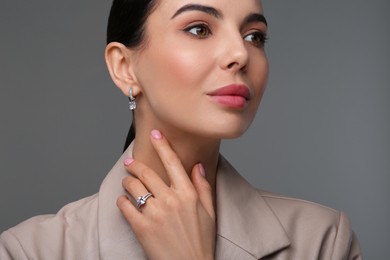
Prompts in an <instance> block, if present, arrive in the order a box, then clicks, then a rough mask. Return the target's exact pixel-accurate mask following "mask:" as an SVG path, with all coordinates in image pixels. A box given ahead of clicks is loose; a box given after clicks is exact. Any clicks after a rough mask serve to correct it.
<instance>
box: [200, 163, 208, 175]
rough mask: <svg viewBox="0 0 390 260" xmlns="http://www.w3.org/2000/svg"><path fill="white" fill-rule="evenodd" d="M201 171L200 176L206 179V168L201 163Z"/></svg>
mask: <svg viewBox="0 0 390 260" xmlns="http://www.w3.org/2000/svg"><path fill="white" fill-rule="evenodd" d="M199 171H200V175H202V176H203V177H206V171H205V170H204V167H203V165H202V164H201V163H199Z"/></svg>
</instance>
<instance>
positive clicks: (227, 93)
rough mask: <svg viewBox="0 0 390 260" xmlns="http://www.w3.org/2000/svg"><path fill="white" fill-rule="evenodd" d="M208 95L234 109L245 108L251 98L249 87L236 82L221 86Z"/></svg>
mask: <svg viewBox="0 0 390 260" xmlns="http://www.w3.org/2000/svg"><path fill="white" fill-rule="evenodd" d="M208 95H209V96H210V97H211V98H212V100H213V101H215V102H217V103H218V104H220V105H222V106H224V107H228V108H233V109H240V108H244V107H245V106H246V104H247V102H248V100H249V99H250V92H249V89H248V87H246V86H245V85H236V84H234V85H229V86H225V87H222V88H219V89H217V90H214V91H212V92H210V93H208Z"/></svg>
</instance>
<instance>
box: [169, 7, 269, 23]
mask: <svg viewBox="0 0 390 260" xmlns="http://www.w3.org/2000/svg"><path fill="white" fill-rule="evenodd" d="M189 11H200V12H204V13H206V14H209V15H212V16H214V17H215V18H217V19H221V18H223V15H222V12H221V11H219V10H217V9H215V8H214V7H211V6H206V5H200V4H187V5H185V6H183V7H181V8H180V9H179V10H177V11H176V12H175V14H174V15H173V16H172V17H171V19H173V18H175V17H176V16H178V15H179V14H181V13H184V12H189ZM254 22H260V23H264V24H265V25H266V26H268V22H267V19H265V17H264V15H262V14H259V13H251V14H249V15H248V16H247V17H246V18H245V20H244V22H243V24H248V23H254Z"/></svg>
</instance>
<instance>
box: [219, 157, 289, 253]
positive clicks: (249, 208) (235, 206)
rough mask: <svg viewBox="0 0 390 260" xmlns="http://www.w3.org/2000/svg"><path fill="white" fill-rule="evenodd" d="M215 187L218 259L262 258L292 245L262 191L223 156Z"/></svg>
mask: <svg viewBox="0 0 390 260" xmlns="http://www.w3.org/2000/svg"><path fill="white" fill-rule="evenodd" d="M216 189H217V190H216V193H217V218H218V219H217V244H216V259H260V258H262V257H264V256H267V255H270V254H272V253H275V252H278V251H280V250H282V249H285V248H287V247H288V246H289V245H290V241H289V239H288V237H287V234H286V232H285V230H284V228H283V226H282V225H281V223H280V222H279V219H278V218H277V216H276V215H275V213H274V212H273V211H272V209H271V208H270V207H269V206H268V204H267V202H266V201H265V200H264V198H263V197H262V196H261V194H260V192H259V191H258V190H257V189H255V188H253V187H252V186H251V185H250V184H249V183H248V182H247V181H246V180H245V179H244V178H243V177H241V175H240V174H239V173H238V172H237V171H236V170H235V169H234V168H233V166H231V165H230V164H229V162H228V161H227V160H225V158H223V157H222V156H220V160H219V165H218V172H217V184H216ZM232 256H234V257H232Z"/></svg>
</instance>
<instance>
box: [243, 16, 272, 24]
mask: <svg viewBox="0 0 390 260" xmlns="http://www.w3.org/2000/svg"><path fill="white" fill-rule="evenodd" d="M254 22H260V23H264V24H265V25H266V26H267V27H268V23H267V19H265V17H264V15H262V14H259V13H251V14H250V15H248V16H247V17H245V20H244V24H248V23H254Z"/></svg>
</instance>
